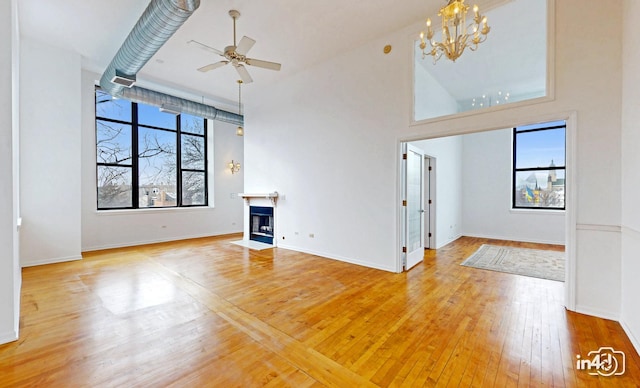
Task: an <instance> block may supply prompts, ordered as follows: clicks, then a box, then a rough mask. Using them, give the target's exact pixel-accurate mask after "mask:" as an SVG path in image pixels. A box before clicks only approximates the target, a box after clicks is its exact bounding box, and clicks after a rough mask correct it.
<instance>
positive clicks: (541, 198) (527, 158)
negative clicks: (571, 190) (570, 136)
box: [512, 121, 566, 210]
mask: <svg viewBox="0 0 640 388" xmlns="http://www.w3.org/2000/svg"><path fill="white" fill-rule="evenodd" d="M565 132H566V123H565V122H564V121H554V122H549V123H543V124H533V125H526V126H522V127H517V128H514V129H513V190H512V194H513V195H512V206H513V208H514V209H548V210H564V209H565V176H566V175H565V171H566V166H565V164H566V162H565V154H566V140H565Z"/></svg>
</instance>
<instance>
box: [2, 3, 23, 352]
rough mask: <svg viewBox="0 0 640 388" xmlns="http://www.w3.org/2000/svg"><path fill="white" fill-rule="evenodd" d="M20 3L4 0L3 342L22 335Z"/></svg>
mask: <svg viewBox="0 0 640 388" xmlns="http://www.w3.org/2000/svg"><path fill="white" fill-rule="evenodd" d="M16 7H17V4H16V0H0V343H6V342H10V341H14V340H16V339H17V338H18V322H19V317H20V279H21V278H20V266H19V259H18V256H19V254H18V231H17V220H18V184H17V176H18V163H17V160H18V155H17V150H18V147H17V145H18V143H17V135H18V122H17V112H18V109H17V105H16V104H17V103H16V101H17V91H16V89H15V88H16V87H17V84H14V82H15V81H16V80H17V73H15V71H17V69H16V65H17V60H18V59H17V58H18V56H17V54H18V53H17V42H18V39H19V38H18V37H19V35H18V34H17V16H16V15H15V14H14V12H15V9H16Z"/></svg>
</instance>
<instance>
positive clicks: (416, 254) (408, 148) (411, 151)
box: [400, 142, 426, 271]
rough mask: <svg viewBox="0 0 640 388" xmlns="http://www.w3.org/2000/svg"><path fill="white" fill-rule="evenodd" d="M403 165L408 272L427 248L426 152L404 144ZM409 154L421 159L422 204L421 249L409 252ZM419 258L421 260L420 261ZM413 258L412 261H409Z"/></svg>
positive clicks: (404, 242) (404, 250)
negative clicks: (425, 215) (425, 208)
mask: <svg viewBox="0 0 640 388" xmlns="http://www.w3.org/2000/svg"><path fill="white" fill-rule="evenodd" d="M401 146H402V150H401V152H402V163H401V165H402V166H401V169H402V174H401V177H400V179H401V181H402V185H401V186H402V187H401V190H402V193H401V195H402V220H403V228H402V231H401V244H402V270H403V271H408V270H410V269H411V268H413V267H415V266H416V265H418V264H419V263H420V262H422V260H423V259H424V247H425V229H426V228H425V217H424V213H425V211H424V207H425V190H424V180H425V157H424V151H423V150H422V149H421V148H419V147H416V146H414V145H413V144H411V143H410V142H404V143H402V145H401ZM409 154H415V155H417V156H418V157H419V158H420V163H419V164H420V173H419V175H418V176H419V177H420V195H419V198H420V204H419V206H418V207H419V210H418V211H419V212H420V233H419V237H420V244H419V247H418V248H416V249H414V250H412V251H409V249H410V247H409V241H408V240H409V219H408V213H409V207H410V206H409V201H408V199H409V198H408V197H409V195H408V191H409V185H408V167H409ZM418 257H419V259H418ZM410 258H411V260H409V259H410Z"/></svg>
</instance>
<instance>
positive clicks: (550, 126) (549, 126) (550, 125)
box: [511, 120, 567, 212]
mask: <svg viewBox="0 0 640 388" xmlns="http://www.w3.org/2000/svg"><path fill="white" fill-rule="evenodd" d="M559 122H560V121H552V122H547V123H540V124H539V125H537V126H533V125H522V126H520V127H514V128H513V131H512V140H513V149H512V163H513V164H512V168H511V173H512V175H511V210H525V211H529V210H532V211H540V210H544V211H548V210H551V211H559V212H562V211H565V210H566V208H567V197H566V190H567V181H566V179H567V172H566V170H567V123H566V121H564V120H563V121H562V122H563V124H562V125H558V124H557V123H559ZM523 127H532V128H528V129H520V130H519V128H523ZM557 129H563V130H564V164H563V165H562V166H553V167H551V166H547V167H541V166H536V167H520V168H518V167H517V157H518V155H517V137H518V136H517V135H518V134H523V133H532V132H541V131H549V130H557ZM529 171H530V172H536V171H562V172H563V173H564V180H565V181H564V192H565V196H564V199H563V201H562V207H551V206H522V205H517V202H516V190H517V187H516V184H517V180H516V177H517V174H518V173H519V172H529Z"/></svg>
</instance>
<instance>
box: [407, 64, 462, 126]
mask: <svg viewBox="0 0 640 388" xmlns="http://www.w3.org/2000/svg"><path fill="white" fill-rule="evenodd" d="M427 61H428V62H429V64H431V59H429V58H427ZM414 76H415V82H414V84H415V85H419V86H421V87H418V88H417V89H416V90H415V92H414V94H415V97H414V98H415V104H414V105H415V118H416V120H424V119H428V118H431V117H439V116H445V115H448V114H454V113H456V112H457V111H458V102H457V101H456V99H455V98H453V96H451V95H450V94H449V92H448V91H447V89H445V88H444V87H442V85H440V83H439V82H438V80H437V79H435V78H434V77H433V76H432V75H431V73H429V71H427V69H425V68H424V66H420V65H419V64H416V65H415V75H414Z"/></svg>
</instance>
